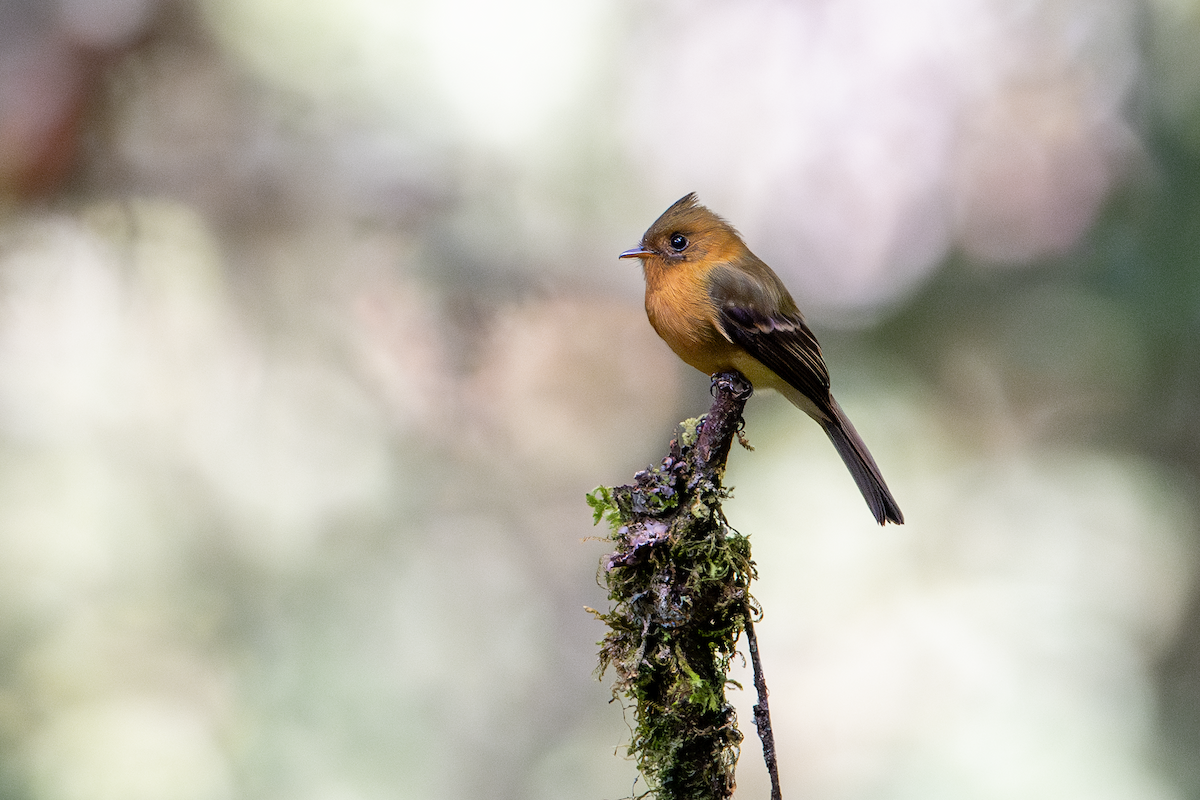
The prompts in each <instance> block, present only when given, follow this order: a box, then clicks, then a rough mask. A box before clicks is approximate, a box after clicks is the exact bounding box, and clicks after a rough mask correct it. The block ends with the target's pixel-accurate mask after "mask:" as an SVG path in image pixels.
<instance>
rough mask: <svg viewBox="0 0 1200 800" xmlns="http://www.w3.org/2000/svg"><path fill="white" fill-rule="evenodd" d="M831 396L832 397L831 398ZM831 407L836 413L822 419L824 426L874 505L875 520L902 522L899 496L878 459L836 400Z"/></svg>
mask: <svg viewBox="0 0 1200 800" xmlns="http://www.w3.org/2000/svg"><path fill="white" fill-rule="evenodd" d="M830 399H831V400H832V398H830ZM832 406H833V411H834V414H833V416H832V417H830V418H828V419H823V420H819V421H820V422H821V426H822V427H823V428H825V433H826V434H828V436H829V440H830V441H831V442H833V446H834V447H836V448H837V451H838V455H840V456H841V457H842V461H844V462H846V467H847V469H849V470H850V474H851V475H853V476H854V482H855V483H857V484H858V490H859V491H860V492H862V496H863V498H864V499H865V500H866V501H867V505H868V506H870V507H871V513H872V514H874V515H875V521H876V522H878V523H879V524H880V525H882V524H884V523H885V522H894V523H896V524H897V525H903V524H904V515H903V514H901V513H900V506H898V505H897V504H896V498H894V497H892V493H891V492H890V491H888V487H887V484H886V483H884V482H883V475H882V474H881V473H880V472H879V467H878V466H877V465H876V464H875V459H873V458H871V453H870V452H869V451H868V450H867V446H866V445H865V444H863V440H862V438H861V437H860V436H859V435H858V431H856V430H854V426H853V425H851V424H850V419H849V417H847V416H846V413H845V412H844V411H842V409H841V406H839V405H838V404H837V401H836V400H833V402H832Z"/></svg>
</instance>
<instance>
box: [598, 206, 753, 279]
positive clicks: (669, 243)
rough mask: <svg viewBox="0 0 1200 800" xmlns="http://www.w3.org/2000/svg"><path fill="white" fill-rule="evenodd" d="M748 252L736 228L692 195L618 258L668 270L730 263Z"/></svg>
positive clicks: (661, 218) (665, 214) (665, 213)
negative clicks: (682, 266) (695, 264)
mask: <svg viewBox="0 0 1200 800" xmlns="http://www.w3.org/2000/svg"><path fill="white" fill-rule="evenodd" d="M745 249H746V245H745V244H743V243H742V238H741V236H739V235H738V232H737V231H736V230H734V228H733V226H732V225H730V224H729V223H728V222H726V221H725V220H723V219H721V218H720V217H719V216H717V215H716V214H714V213H713V212H711V211H709V210H708V209H707V208H705V207H704V206H702V205H700V203H699V202H698V201H697V199H696V194H695V192H693V193H691V194H688V195H686V196H684V197H681V198H679V200H677V201H676V202H675V204H674V205H672V206H671V207H670V208H668V209H667V210H666V211H664V212H663V213H662V216H660V217H659V218H658V219H656V220H655V221H654V224H653V225H651V226H650V227H649V229H647V231H646V233H645V235H644V236H642V241H641V243H640V244H638V246H637V247H633V248H630V249H629V250H626V251H625V252H624V253H621V255H620V256H619V257H620V258H640V259H642V264H643V265H644V266H646V267H647V268H649V267H651V266H652V265H653V266H656V267H660V268H669V267H671V266H673V265H676V264H682V263H687V262H700V263H714V264H715V263H718V262H722V261H731V260H734V259H735V258H737V257H738V256H739V255H740V254H741V252H742V251H744V250H745Z"/></svg>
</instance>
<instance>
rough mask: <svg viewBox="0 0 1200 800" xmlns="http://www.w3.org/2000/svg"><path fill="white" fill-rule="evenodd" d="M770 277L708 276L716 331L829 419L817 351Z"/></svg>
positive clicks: (828, 401)
mask: <svg viewBox="0 0 1200 800" xmlns="http://www.w3.org/2000/svg"><path fill="white" fill-rule="evenodd" d="M763 266H764V269H765V265H763ZM770 277H771V278H774V280H773V281H762V280H756V281H751V280H746V279H744V278H743V277H742V275H740V274H739V273H735V272H733V271H732V270H721V271H720V273H718V274H715V275H714V276H713V281H712V282H711V283H710V289H709V294H710V297H711V298H712V300H713V305H714V306H715V307H716V311H717V317H718V319H717V321H718V324H719V326H720V328H721V332H722V333H724V334H725V336H726V337H727V338H728V339H729V340H730V341H731V342H733V343H734V344H737V345H740V346H741V347H743V348H745V350H746V352H748V353H749V354H750V355H752V356H754V357H755V358H756V359H758V360H759V361H761V362H762V363H763V364H765V365H766V366H767V367H769V368H770V369H771V371H772V372H774V373H775V374H776V375H778V376H779V377H780V378H782V379H783V380H785V381H787V383H788V384H790V385H791V386H792V387H794V388H795V389H797V390H798V391H800V392H802V393H803V394H804V396H805V397H807V398H809V399H810V400H812V401H813V403H814V404H815V405H816V406H817V408H818V409H820V410H821V411H822V412H825V413H826V414H828V415H830V416H832V413H833V412H832V409H831V399H830V394H829V370H828V369H827V368H826V366H825V359H824V358H822V357H821V346H820V345H819V344H817V338H816V337H815V336H814V335H813V332H812V331H811V330H809V327H808V325H806V324H805V323H804V319H803V318H802V317H801V316H800V312H799V311H797V310H796V307H795V303H793V302H792V298H791V297H790V296H789V295H788V294H787V290H786V289H784V288H783V286H782V284H779V283H778V278H775V276H774V273H771V274H770Z"/></svg>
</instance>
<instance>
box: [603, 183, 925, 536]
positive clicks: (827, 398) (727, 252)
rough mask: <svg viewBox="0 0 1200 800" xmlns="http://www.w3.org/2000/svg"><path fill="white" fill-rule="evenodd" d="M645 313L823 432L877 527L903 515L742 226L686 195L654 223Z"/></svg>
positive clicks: (676, 339) (644, 251)
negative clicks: (785, 401)
mask: <svg viewBox="0 0 1200 800" xmlns="http://www.w3.org/2000/svg"><path fill="white" fill-rule="evenodd" d="M619 258H637V259H641V262H642V272H643V273H644V276H645V279H646V315H647V316H648V317H649V318H650V324H651V325H652V326H653V327H654V330H655V331H656V332H657V333H658V335H659V336H660V337H661V338H662V339H663V340H664V341H665V342H666V343H667V344H668V345H669V346H670V348H671V349H672V350H674V351H675V354H676V355H678V356H679V357H680V358H681V359H683V361H684V362H685V363H687V364H689V365H690V366H693V367H695V368H696V369H698V370H700V371H701V372H703V373H706V374H708V375H715V374H717V373H720V372H728V371H731V370H736V371H738V372H740V373H741V374H742V375H743V376H745V378H746V379H747V380H749V381H750V384H751V385H752V386H753V387H754V388H755V389H774V390H776V391H778V392H779V393H780V394H782V395H783V396H784V397H786V398H787V399H788V400H790V401H791V403H792V404H793V405H794V406H796V407H797V408H799V409H800V410H801V411H803V412H804V413H806V414H807V415H808V416H810V417H812V419H814V420H815V421H816V422H817V424H819V425H820V426H821V427H822V428H823V429H824V430H825V433H826V435H827V436H828V437H829V439H830V441H831V442H833V446H834V448H835V449H836V450H837V452H838V455H840V456H841V458H842V461H844V462H845V464H846V467H847V469H849V471H850V475H851V476H852V477H853V478H854V482H855V484H857V485H858V489H859V491H860V492H862V495H863V498H864V499H865V500H866V501H867V505H868V506H869V507H870V509H871V513H872V514H873V515H874V516H875V521H876V522H878V523H879V524H880V525H883V524H885V523H887V522H892V523H895V524H897V525H902V524H903V523H904V515H903V514H902V513H901V512H900V506H899V505H898V504H897V503H896V499H895V498H894V497H893V496H892V493H891V491H890V490H889V489H888V487H887V484H886V483H885V482H884V480H883V474H882V473H881V472H880V471H879V467H878V465H876V463H875V459H874V458H872V457H871V453H870V451H868V450H867V446H866V445H865V444H864V443H863V440H862V437H860V436H859V435H858V432H857V431H856V430H855V429H854V426H853V425H852V424H851V423H850V419H849V417H847V416H846V412H844V411H842V408H841V406H839V405H838V403H837V401H836V400H834V399H833V394H832V392H831V391H830V388H829V369H828V368H827V367H826V365H825V359H824V358H823V357H822V355H821V346H820V345H819V344H818V343H817V338H816V336H814V335H813V332H812V330H811V329H809V327H808V325H807V324H806V323H805V321H804V317H803V316H802V315H801V314H800V310H799V309H798V308H797V307H796V302H795V300H793V299H792V296H791V294H789V293H788V290H787V288H786V287H785V286H784V285H783V281H781V280H780V279H779V276H778V275H776V274H775V272H774V271H773V270H772V269H771V268H770V267H769V266H767V265H766V263H764V262H763V261H762V259H760V258H759V257H758V256H756V255H754V253H752V252H750V248H748V247H747V246H746V243H745V242H744V241H743V240H742V237H741V235H740V234H739V233H738V232H737V230H736V229H735V228H734V227H733V226H732V225H730V224H729V223H728V222H726V221H725V220H724V219H722V218H721V217H719V216H717V215H716V214H715V213H713V212H712V211H710V210H709V209H708V208H706V207H705V206H702V205H700V202H699V200H698V198H697V197H696V194H695V193H694V192H693V193H691V194H688V195H685V196H684V197H681V198H680V199H679V200H677V201H676V202H675V203H674V204H673V205H672V206H671V207H670V208H668V209H667V210H666V211H664V212H663V214H662V216H660V217H659V218H658V219H657V220H655V221H654V224H652V225H651V226H650V227H649V228H648V229H647V230H646V233H645V235H643V236H642V239H641V242H640V243H639V244H638V245H637V247H633V248H630V249H629V250H626V251H625V252H623V253H621V254H620V256H619Z"/></svg>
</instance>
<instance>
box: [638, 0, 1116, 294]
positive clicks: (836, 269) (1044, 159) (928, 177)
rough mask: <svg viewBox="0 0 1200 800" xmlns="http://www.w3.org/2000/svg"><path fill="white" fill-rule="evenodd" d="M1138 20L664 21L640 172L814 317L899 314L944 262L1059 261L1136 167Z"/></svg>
mask: <svg viewBox="0 0 1200 800" xmlns="http://www.w3.org/2000/svg"><path fill="white" fill-rule="evenodd" d="M1135 12H1136V8H1135V6H1134V5H1133V4H1132V3H1129V2H1126V0H1101V2H1083V1H1082V0H1037V1H1034V2H1023V3H1018V4H1013V3H1008V2H1000V1H999V0H969V1H968V2H959V1H958V0H918V1H917V2H908V3H893V2H888V0H849V2H837V3H824V2H817V3H791V2H783V1H782V0H752V2H728V1H727V0H707V2H702V3H695V2H662V3H659V4H657V6H656V11H655V13H652V14H650V15H649V16H650V19H649V20H647V21H645V22H644V23H643V24H641V25H639V27H638V29H637V31H636V33H635V36H634V38H633V43H632V45H631V52H632V54H633V56H634V60H633V61H632V66H631V69H630V82H631V84H632V94H631V96H630V99H629V101H628V109H627V112H626V113H627V117H628V120H627V123H626V126H625V128H626V133H625V139H626V142H627V151H628V153H629V155H630V156H631V158H633V159H634V160H635V161H636V162H637V163H638V164H639V165H640V167H641V172H640V174H641V175H642V176H644V177H645V178H646V179H647V180H648V181H650V182H651V183H652V184H653V185H654V186H655V187H657V188H658V191H659V193H660V196H661V199H662V205H663V207H664V208H665V206H666V203H668V202H670V201H672V200H674V199H675V198H676V197H677V196H679V195H682V194H684V193H685V192H687V191H690V190H698V191H699V192H700V196H701V200H702V201H706V202H708V203H709V204H710V205H711V206H712V207H713V209H714V210H716V211H717V212H718V213H721V214H723V215H725V216H727V217H728V218H729V219H730V221H731V222H733V223H734V224H735V225H737V226H739V227H740V228H741V230H742V231H743V233H744V234H745V235H746V237H747V239H748V241H749V244H750V246H751V249H754V250H756V252H758V254H759V255H760V256H762V257H764V258H765V259H766V260H767V261H768V262H769V263H771V264H772V266H774V267H775V268H776V270H778V271H780V272H781V273H783V274H785V275H786V278H787V282H788V283H789V284H790V285H793V286H794V287H796V290H797V293H798V294H799V295H801V296H802V302H804V301H805V300H807V301H810V302H811V303H813V304H815V305H816V306H817V307H818V308H819V307H822V306H824V307H830V306H835V307H836V306H842V307H855V306H858V307H870V306H877V305H880V304H884V303H887V302H889V301H893V300H895V299H896V298H897V296H898V295H900V294H902V293H903V292H904V291H905V290H906V289H908V288H910V287H912V286H913V285H914V284H915V283H916V282H917V281H919V280H920V279H921V278H922V277H924V276H925V275H927V274H928V273H929V272H930V271H931V270H932V269H933V268H934V267H935V266H936V265H937V263H938V262H939V260H940V259H942V258H943V257H944V256H945V255H946V253H947V252H948V251H949V249H950V248H951V247H952V246H953V245H954V244H958V245H960V246H962V247H963V248H965V249H966V250H967V251H968V252H970V253H972V254H973V255H976V256H978V257H980V258H983V259H986V260H992V261H996V262H1024V261H1028V260H1030V259H1033V258H1036V257H1038V256H1041V255H1046V254H1050V253H1056V252H1061V251H1063V250H1065V249H1066V248H1068V247H1070V246H1071V245H1072V244H1073V243H1074V242H1075V241H1076V240H1077V238H1078V236H1079V235H1080V233H1082V232H1083V231H1084V230H1085V229H1086V227H1087V225H1088V224H1089V222H1090V221H1091V219H1092V217H1093V216H1094V213H1095V211H1096V209H1097V207H1098V206H1099V204H1100V202H1101V201H1102V200H1103V198H1104V196H1105V193H1106V192H1107V190H1108V188H1109V187H1110V186H1111V184H1112V181H1113V178H1114V176H1115V175H1116V173H1117V172H1118V171H1119V169H1120V164H1121V159H1122V158H1123V157H1125V156H1127V155H1128V152H1129V150H1130V148H1131V147H1132V141H1133V140H1132V136H1131V134H1130V132H1129V130H1128V126H1127V124H1126V122H1125V121H1124V119H1123V117H1122V111H1123V108H1122V106H1123V103H1124V102H1125V100H1126V97H1127V95H1128V92H1129V89H1130V87H1131V85H1132V83H1133V80H1134V79H1135V76H1136V51H1135V35H1136V30H1137V28H1136V13H1135Z"/></svg>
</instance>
